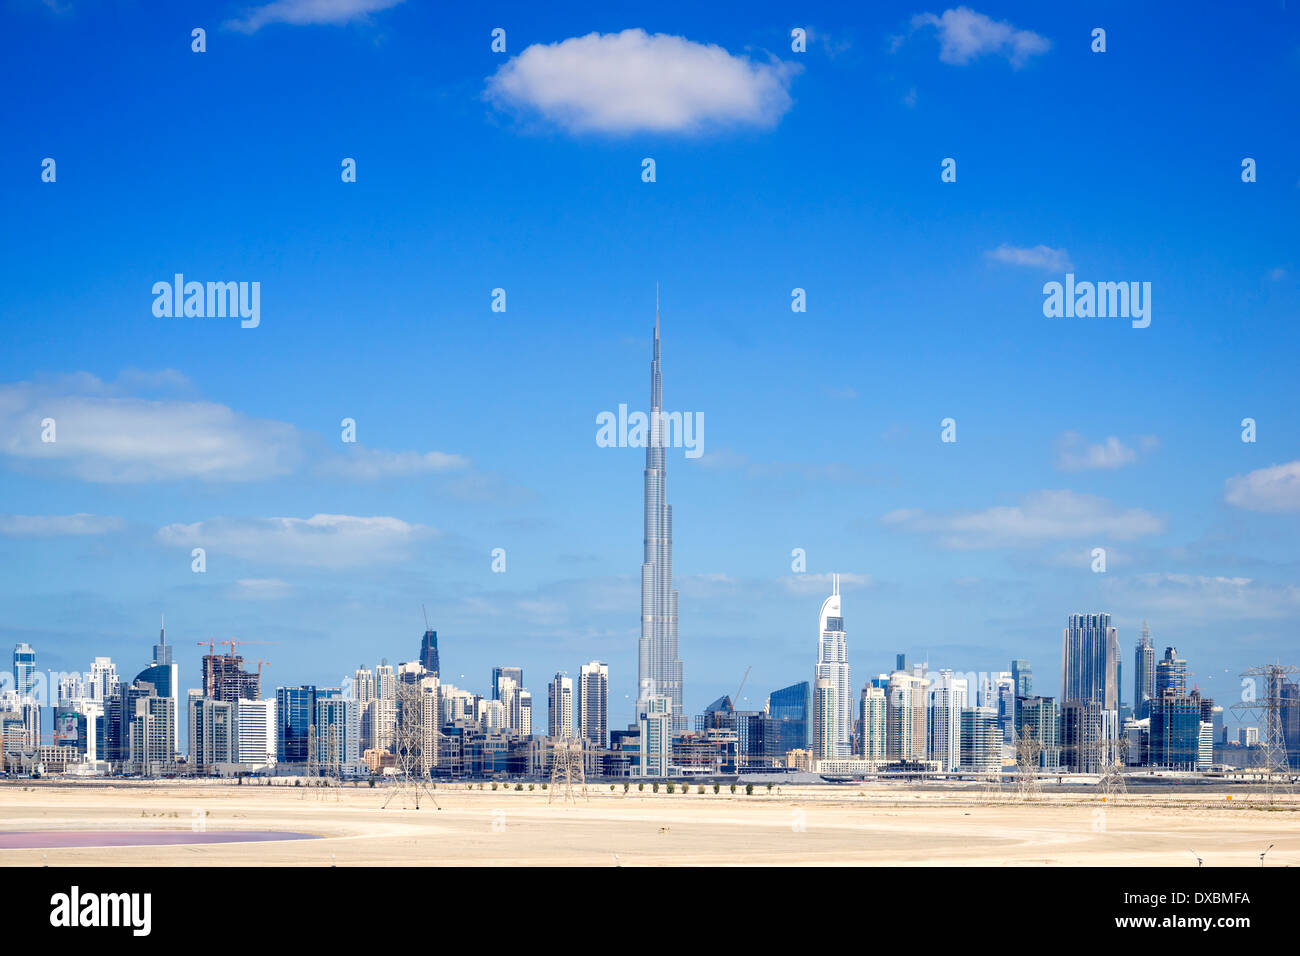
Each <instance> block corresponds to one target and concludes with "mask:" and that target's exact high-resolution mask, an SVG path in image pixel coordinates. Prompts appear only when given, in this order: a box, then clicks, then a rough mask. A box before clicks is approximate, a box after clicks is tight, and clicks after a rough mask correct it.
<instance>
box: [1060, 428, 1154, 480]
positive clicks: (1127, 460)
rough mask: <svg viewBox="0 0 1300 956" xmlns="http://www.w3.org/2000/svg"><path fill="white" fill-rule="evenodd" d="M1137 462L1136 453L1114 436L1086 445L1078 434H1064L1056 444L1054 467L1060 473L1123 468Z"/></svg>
mask: <svg viewBox="0 0 1300 956" xmlns="http://www.w3.org/2000/svg"><path fill="white" fill-rule="evenodd" d="M1135 461H1137V452H1135V451H1134V450H1133V449H1132V448H1129V447H1128V446H1127V445H1125V444H1124V443H1123V442H1122V441H1120V440H1119V439H1118V438H1116V437H1115V436H1114V435H1111V436H1109V437H1108V438H1107V439H1106V440H1105V441H1103V442H1101V443H1100V444H1097V443H1094V444H1091V445H1090V444H1088V443H1087V441H1086V440H1085V439H1084V437H1083V436H1082V435H1080V434H1079V433H1078V432H1066V433H1065V434H1064V435H1062V436H1061V437H1060V439H1059V440H1058V441H1057V443H1056V467H1057V468H1059V469H1061V470H1062V471H1091V470H1095V469H1114V468H1123V467H1124V466H1125V465H1131V464H1133V462H1135Z"/></svg>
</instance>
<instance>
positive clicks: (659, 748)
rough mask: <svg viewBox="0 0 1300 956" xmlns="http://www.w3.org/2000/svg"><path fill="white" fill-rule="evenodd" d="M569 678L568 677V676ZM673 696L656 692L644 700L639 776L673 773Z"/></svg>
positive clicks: (663, 775)
mask: <svg viewBox="0 0 1300 956" xmlns="http://www.w3.org/2000/svg"><path fill="white" fill-rule="evenodd" d="M566 680H567V678H566ZM672 706H673V702H672V698H670V697H668V696H667V695H666V694H655V695H654V696H652V697H649V698H647V699H646V700H645V701H644V706H643V707H642V709H641V711H640V712H639V713H638V714H637V724H638V729H639V730H640V731H641V749H640V753H639V765H638V776H641V777H666V776H668V774H669V772H670V765H671V761H672V748H673V721H672Z"/></svg>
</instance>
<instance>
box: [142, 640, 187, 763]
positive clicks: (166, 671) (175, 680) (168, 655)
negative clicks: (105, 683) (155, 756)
mask: <svg viewBox="0 0 1300 956" xmlns="http://www.w3.org/2000/svg"><path fill="white" fill-rule="evenodd" d="M135 679H136V680H137V681H147V682H148V683H150V684H153V686H154V690H155V692H156V693H157V694H158V696H159V697H167V698H170V699H171V702H172V712H173V713H176V714H179V713H180V712H181V688H180V676H179V671H178V669H177V666H176V664H175V662H174V661H173V659H172V648H171V647H170V646H169V645H168V643H167V628H166V622H164V621H160V622H159V624H158V643H157V644H155V645H154V646H153V662H152V663H151V664H150V665H149V666H148V667H146V668H145V669H144V670H142V671H141V672H140V673H139V674H137V675H136V677H135ZM175 731H176V739H175V741H174V742H173V746H174V747H175V749H176V753H180V750H181V738H180V721H179V720H178V721H176V725H175Z"/></svg>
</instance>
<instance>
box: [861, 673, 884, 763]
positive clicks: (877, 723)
mask: <svg viewBox="0 0 1300 956" xmlns="http://www.w3.org/2000/svg"><path fill="white" fill-rule="evenodd" d="M860 710H861V716H860V720H861V730H860V731H859V735H858V756H859V757H861V758H862V759H863V760H881V761H883V760H885V758H886V757H887V756H888V754H887V752H886V749H885V736H886V726H887V721H886V716H885V715H886V710H887V705H886V703H885V689H884V688H883V687H877V686H876V685H874V684H867V685H866V686H865V687H863V688H862V702H861V708H860Z"/></svg>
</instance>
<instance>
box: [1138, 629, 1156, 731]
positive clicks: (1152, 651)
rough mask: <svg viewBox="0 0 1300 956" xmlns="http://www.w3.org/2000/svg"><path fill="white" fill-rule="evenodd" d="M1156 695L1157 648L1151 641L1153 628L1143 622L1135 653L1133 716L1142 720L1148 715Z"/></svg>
mask: <svg viewBox="0 0 1300 956" xmlns="http://www.w3.org/2000/svg"><path fill="white" fill-rule="evenodd" d="M1154 696H1156V648H1155V645H1154V644H1152V643H1151V628H1150V627H1149V626H1148V625H1147V622H1146V621H1143V622H1142V633H1141V634H1139V635H1138V643H1137V650H1136V652H1135V653H1134V654H1133V716H1135V717H1136V718H1137V719H1138V720H1142V719H1143V718H1145V717H1146V716H1147V711H1148V705H1147V701H1149V700H1150V699H1151V698H1152V697H1154Z"/></svg>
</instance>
